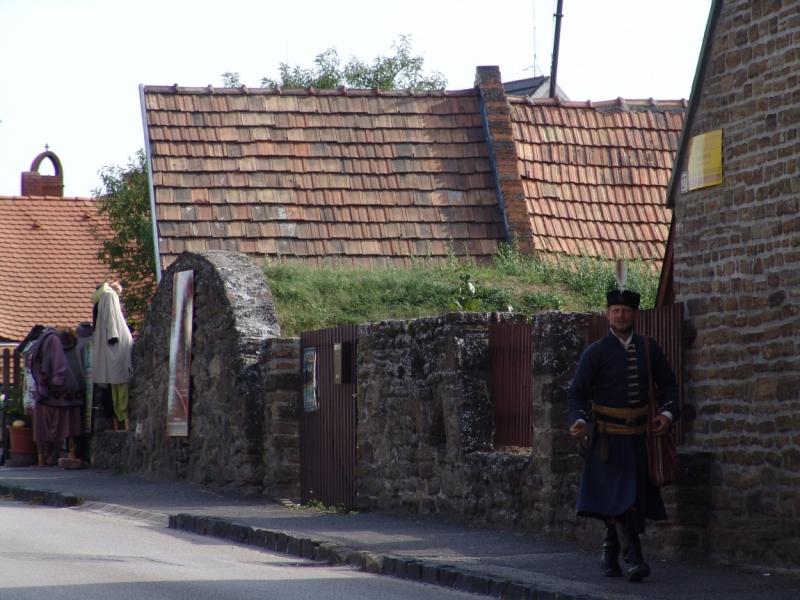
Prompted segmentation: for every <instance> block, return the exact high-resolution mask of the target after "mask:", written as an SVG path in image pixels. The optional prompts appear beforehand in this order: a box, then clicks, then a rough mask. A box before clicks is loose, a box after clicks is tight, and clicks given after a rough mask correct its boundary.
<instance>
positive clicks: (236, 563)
mask: <svg viewBox="0 0 800 600" xmlns="http://www.w3.org/2000/svg"><path fill="white" fill-rule="evenodd" d="M467 596H471V595H470V594H463V593H461V592H456V591H453V590H449V589H444V588H440V587H433V586H428V585H424V584H420V583H414V582H407V581H403V580H399V579H394V578H391V577H381V576H377V575H370V574H367V573H362V572H358V571H355V570H353V569H352V568H350V567H331V566H329V565H325V564H322V563H318V562H312V561H307V560H303V559H298V558H292V557H287V556H286V555H285V554H273V553H270V552H266V551H260V550H257V549H253V548H248V547H243V546H238V545H233V544H229V543H225V542H221V541H218V540H215V539H213V538H208V537H203V536H198V535H193V534H189V533H183V532H177V531H175V530H170V529H166V528H165V527H164V526H163V525H160V524H155V523H148V522H145V521H142V520H135V519H128V518H125V517H121V516H117V515H100V514H96V513H92V512H88V511H75V510H64V509H56V508H47V507H40V506H27V505H24V504H20V503H15V502H0V600H21V599H37V600H38V599H41V598H59V599H73V598H74V599H75V600H93V599H95V598H97V599H98V600H116V599H120V600H122V599H125V600H132V599H136V598H143V599H147V600H153V599H155V598H158V599H160V598H170V599H176V600H184V599H185V600H205V599H215V600H217V599H222V600H224V599H228V598H230V599H234V598H235V599H236V600H240V599H241V598H264V599H269V598H276V599H280V600H293V599H297V600H308V599H309V598H314V599H315V600H324V599H334V598H337V599H338V598H342V599H353V600H356V599H362V598H363V599H364V600H367V599H369V600H373V599H375V598H381V599H386V600H394V599H397V600H407V599H408V598H415V599H420V600H448V599H449V600H455V599H456V598H465V597H467Z"/></svg>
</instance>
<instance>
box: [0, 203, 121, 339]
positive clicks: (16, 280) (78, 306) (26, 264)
mask: <svg viewBox="0 0 800 600" xmlns="http://www.w3.org/2000/svg"><path fill="white" fill-rule="evenodd" d="M92 224H94V225H96V226H98V227H100V228H101V229H102V228H103V225H102V222H100V221H99V220H98V217H97V213H96V211H95V207H94V203H93V202H92V200H89V199H86V198H54V197H44V198H43V197H34V196H16V197H8V196H0V338H6V339H10V340H15V341H20V340H22V339H23V338H24V337H25V336H26V335H27V334H28V331H30V329H31V327H33V326H34V325H36V324H37V323H39V324H42V325H53V326H61V325H63V326H74V325H77V324H78V323H80V322H81V321H91V319H92V301H91V296H92V293H93V292H94V290H95V285H97V284H98V283H100V282H101V281H105V280H106V279H107V278H108V270H107V269H106V267H105V265H103V264H102V263H101V262H100V261H98V260H97V258H95V257H96V256H97V252H98V250H99V249H100V247H99V244H98V243H97V242H96V241H95V240H94V238H93V237H92V234H91V232H90V230H89V227H90V226H91V225H92Z"/></svg>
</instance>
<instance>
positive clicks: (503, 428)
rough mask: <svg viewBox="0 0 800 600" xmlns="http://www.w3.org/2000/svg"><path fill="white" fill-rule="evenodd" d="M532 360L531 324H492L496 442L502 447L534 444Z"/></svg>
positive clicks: (490, 332)
mask: <svg viewBox="0 0 800 600" xmlns="http://www.w3.org/2000/svg"><path fill="white" fill-rule="evenodd" d="M532 359H533V338H532V325H530V324H528V323H513V324H512V323H508V324H497V325H489V364H490V367H491V372H492V402H493V404H494V423H495V440H494V441H495V444H497V445H499V446H531V444H532V443H533V422H532V415H531V410H532V397H531V393H532V381H531V362H532Z"/></svg>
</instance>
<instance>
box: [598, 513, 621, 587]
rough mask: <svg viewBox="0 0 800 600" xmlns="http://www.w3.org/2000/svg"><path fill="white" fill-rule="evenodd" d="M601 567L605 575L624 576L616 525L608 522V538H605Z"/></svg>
mask: <svg viewBox="0 0 800 600" xmlns="http://www.w3.org/2000/svg"><path fill="white" fill-rule="evenodd" d="M600 568H601V569H603V577H622V567H620V566H619V536H617V526H616V525H609V524H608V523H606V539H605V540H603V557H602V558H601V559H600Z"/></svg>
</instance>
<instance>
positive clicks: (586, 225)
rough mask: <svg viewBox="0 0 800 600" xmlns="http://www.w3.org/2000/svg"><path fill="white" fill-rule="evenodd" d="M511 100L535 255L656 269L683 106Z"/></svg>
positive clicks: (666, 225) (667, 214)
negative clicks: (634, 261) (627, 261)
mask: <svg viewBox="0 0 800 600" xmlns="http://www.w3.org/2000/svg"><path fill="white" fill-rule="evenodd" d="M508 101H509V103H510V106H511V122H512V129H513V135H514V140H515V142H516V148H517V156H518V158H519V173H520V176H521V178H522V183H523V188H524V191H525V197H526V199H527V202H528V213H529V215H530V221H531V227H532V228H533V237H534V244H535V247H536V249H537V250H543V251H546V252H561V253H566V254H573V255H574V254H588V255H590V256H604V257H609V258H617V257H626V258H634V257H641V258H647V259H656V260H657V261H659V262H660V261H661V260H662V259H663V258H664V250H665V244H666V240H667V236H668V232H669V223H670V218H671V211H670V210H669V209H667V208H666V205H665V198H666V191H667V184H668V182H669V177H670V173H671V170H672V163H673V160H674V158H675V152H676V150H677V147H678V141H679V138H680V134H681V127H682V125H683V119H684V111H685V107H686V101H685V100H678V101H661V102H656V101H654V100H627V101H626V100H622V99H618V100H613V101H608V102H595V103H591V102H559V101H558V100H555V99H549V98H548V99H533V100H532V99H529V98H524V97H514V96H509V97H508Z"/></svg>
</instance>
